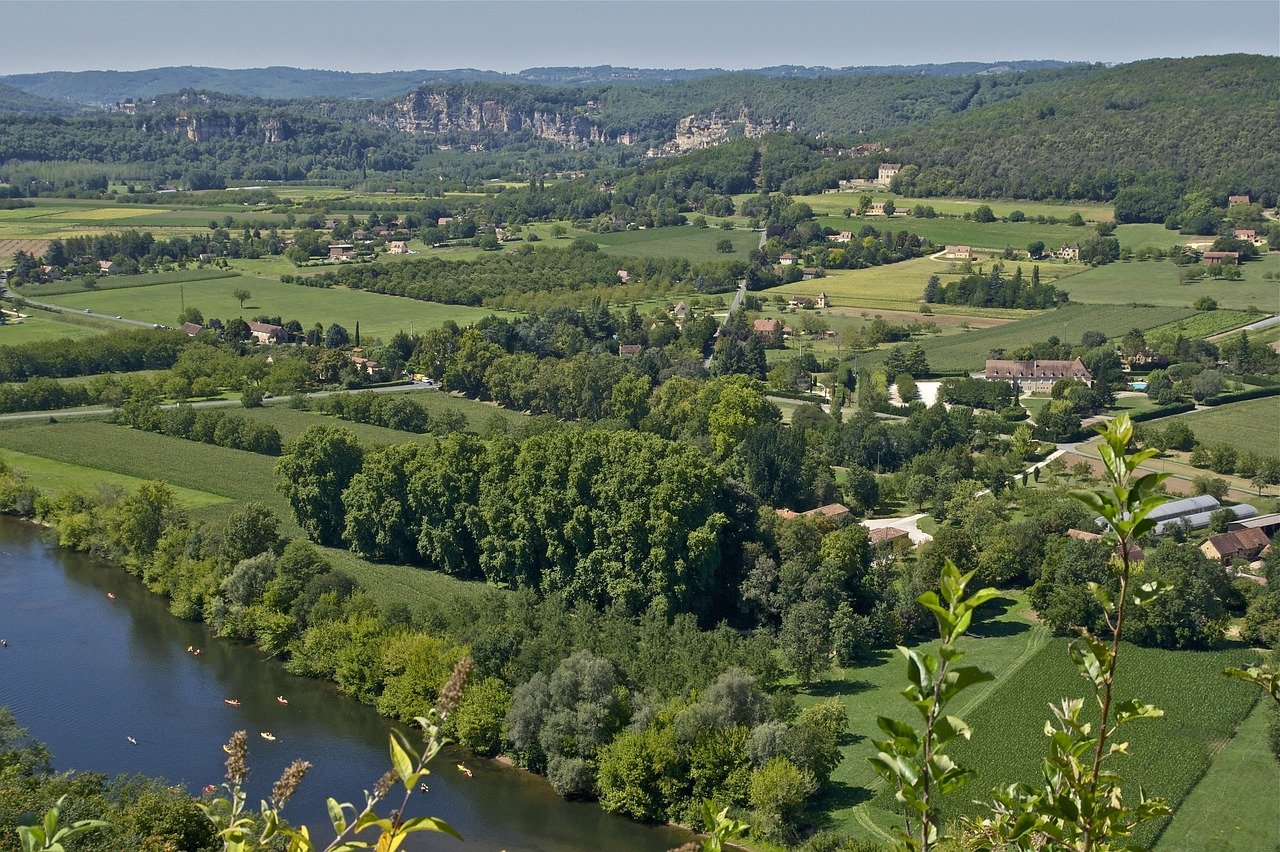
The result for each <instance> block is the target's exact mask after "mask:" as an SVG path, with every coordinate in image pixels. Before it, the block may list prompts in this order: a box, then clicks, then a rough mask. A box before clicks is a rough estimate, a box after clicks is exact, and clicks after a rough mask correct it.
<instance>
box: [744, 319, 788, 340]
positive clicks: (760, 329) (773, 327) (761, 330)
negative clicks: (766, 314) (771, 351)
mask: <svg viewBox="0 0 1280 852" xmlns="http://www.w3.org/2000/svg"><path fill="white" fill-rule="evenodd" d="M751 330H752V331H754V332H755V333H756V334H758V335H760V336H761V337H773V336H774V335H776V334H780V333H781V332H782V321H781V320H776V319H773V318H767V319H758V320H756V321H755V322H754V323H752V326H751Z"/></svg>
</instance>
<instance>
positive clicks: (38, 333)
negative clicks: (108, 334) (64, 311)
mask: <svg viewBox="0 0 1280 852" xmlns="http://www.w3.org/2000/svg"><path fill="white" fill-rule="evenodd" d="M106 330H107V329H106V328H102V327H99V326H98V325H96V324H94V323H90V322H82V323H81V322H66V321H63V320H60V319H58V316H57V314H52V313H46V312H44V311H31V312H30V316H28V317H27V318H25V319H22V320H17V321H13V320H9V321H7V322H5V324H4V325H0V346H16V345H18V344H22V343H34V342H35V341H37V340H60V339H62V338H67V337H69V338H72V339H75V340H79V339H81V338H84V337H92V336H93V335H95V334H102V333H103V332H104V331H106Z"/></svg>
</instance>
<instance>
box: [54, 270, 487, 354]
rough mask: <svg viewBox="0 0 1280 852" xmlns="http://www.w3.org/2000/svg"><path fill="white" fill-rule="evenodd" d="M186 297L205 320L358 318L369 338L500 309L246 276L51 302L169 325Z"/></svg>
mask: <svg viewBox="0 0 1280 852" xmlns="http://www.w3.org/2000/svg"><path fill="white" fill-rule="evenodd" d="M240 287H243V288H245V289H247V290H249V292H250V293H252V298H250V299H249V300H248V301H247V302H246V303H245V305H244V308H243V310H242V309H241V307H240V303H239V301H237V300H236V298H235V297H234V296H232V294H231V293H232V290H235V289H237V288H240ZM184 298H185V302H186V305H187V306H188V307H196V308H199V309H200V311H201V312H202V313H203V314H204V316H205V319H209V318H211V317H219V318H221V319H223V320H224V321H225V320H227V319H230V318H232V317H244V318H246V319H248V318H250V317H254V316H260V315H264V314H265V315H268V316H280V317H283V318H285V319H297V320H299V321H300V322H301V323H302V325H303V326H304V327H310V326H311V325H313V324H314V323H317V322H320V323H324V324H325V325H329V324H330V323H338V324H340V325H343V326H345V327H346V328H347V330H348V331H352V332H354V329H355V324H356V323H357V322H359V323H360V331H361V334H362V336H363V337H364V339H365V340H367V341H372V340H374V339H375V338H379V337H380V338H382V339H384V340H386V339H389V338H390V337H391V336H392V335H393V334H395V333H396V332H397V331H406V332H410V333H414V332H418V333H421V332H423V331H426V330H427V329H431V328H437V327H439V325H440V324H441V323H442V322H444V321H445V320H453V321H455V322H457V323H459V324H460V325H467V324H469V323H472V322H475V321H476V320H478V319H480V318H481V317H485V316H489V315H490V314H493V313H501V312H495V311H491V310H488V309H485V308H471V307H465V306H461V305H444V304H440V303H437V302H422V301H418V300H416V299H408V298H404V297H401V296H385V295H382V294H380V293H366V292H363V291H359V290H346V289H342V288H327V289H326V288H320V287H307V286H305V285H301V284H282V283H280V282H279V281H272V280H269V279H266V278H250V277H247V276H241V277H237V278H221V279H217V280H211V281H194V282H186V283H183V284H177V283H170V284H157V285H155V286H153V287H132V288H128V289H122V290H101V291H97V292H92V293H75V294H71V295H66V296H59V297H56V301H55V304H57V305H59V306H62V307H66V308H68V309H69V310H82V309H84V308H89V309H90V310H92V311H97V312H100V313H105V314H111V315H116V314H118V315H121V316H125V317H128V318H130V319H136V320H142V321H143V322H150V323H161V324H165V325H172V324H173V323H174V322H175V321H176V320H177V318H178V313H179V312H180V310H181V306H182V303H183V300H184Z"/></svg>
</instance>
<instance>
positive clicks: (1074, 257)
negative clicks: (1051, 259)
mask: <svg viewBox="0 0 1280 852" xmlns="http://www.w3.org/2000/svg"><path fill="white" fill-rule="evenodd" d="M1058 257H1060V258H1062V259H1063V260H1069V261H1072V262H1073V263H1074V262H1076V261H1078V260H1080V244H1079V243H1071V244H1070V245H1065V246H1063V247H1062V248H1060V249H1058Z"/></svg>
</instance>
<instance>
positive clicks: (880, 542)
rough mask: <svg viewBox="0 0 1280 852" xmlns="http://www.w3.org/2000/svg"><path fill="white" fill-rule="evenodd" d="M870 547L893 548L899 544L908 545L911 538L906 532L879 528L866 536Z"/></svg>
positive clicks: (893, 528)
mask: <svg viewBox="0 0 1280 852" xmlns="http://www.w3.org/2000/svg"><path fill="white" fill-rule="evenodd" d="M867 539H868V541H870V542H871V546H872V547H895V546H897V545H901V544H909V543H910V542H911V536H910V534H909V533H907V531H906V530H901V529H898V528H897V527H880V528H879V529H874V530H872V531H871V532H870V534H868V536H867Z"/></svg>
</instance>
